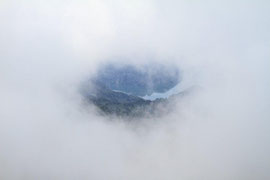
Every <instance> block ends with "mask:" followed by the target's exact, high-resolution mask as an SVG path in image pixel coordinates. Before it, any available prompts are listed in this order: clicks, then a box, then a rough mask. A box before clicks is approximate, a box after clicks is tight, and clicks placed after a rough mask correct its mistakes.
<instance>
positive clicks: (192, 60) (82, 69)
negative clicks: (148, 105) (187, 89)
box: [0, 0, 270, 180]
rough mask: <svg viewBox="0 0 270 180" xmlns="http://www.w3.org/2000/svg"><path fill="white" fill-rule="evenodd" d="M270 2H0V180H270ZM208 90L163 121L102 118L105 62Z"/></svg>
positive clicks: (187, 99) (182, 103)
mask: <svg viewBox="0 0 270 180" xmlns="http://www.w3.org/2000/svg"><path fill="white" fill-rule="evenodd" d="M269 2H270V1H267V0H257V1H249V0H246V1H242V0H236V1H230V0H229V1H225V0H224V1H214V0H206V1H198V0H193V1H184V0H181V1H174V0H168V1H158V0H157V1H154V0H149V1H143V0H136V1H135V0H129V1H122V0H115V1H109V0H104V1H102V0H100V1H99V0H89V1H83V0H78V1H76V2H75V1H62V0H56V1H55V0H54V1H51V0H49V1H48V0H47V1H45V0H44V1H42V0H37V1H30V0H29V1H28V0H25V1H24V2H23V1H17V0H2V1H1V2H0V22H1V23H0V83H1V85H0V99H1V101H0V179H3V180H6V179H7V180H10V179H12V180H13V179H27V180H28V179H33V180H34V179H91V180H107V179H115V180H121V179H123V180H126V179H130V180H133V179H134V180H137V179H147V180H152V179H153V180H158V179H168V180H171V179H172V180H176V179H177V180H178V179H183V180H185V179H196V180H197V179H208V180H209V179H215V180H216V179H225V180H228V179H244V180H247V179H270V173H269V167H270V153H269V152H270V131H269V130H270V129H269V127H270V122H269V119H270V111H269V110H270V109H269V108H270V94H269V92H270V78H269V77H270V73H269V67H270V50H269V49H270V33H269V32H270V21H269V19H270V13H269V10H270V3H269ZM150 61H151V62H153V61H154V62H157V63H163V64H166V65H168V64H174V65H176V66H178V68H179V69H180V70H181V73H182V74H181V77H182V82H183V83H184V84H185V85H196V86H198V87H200V88H199V89H198V90H196V91H195V92H193V93H191V94H189V95H188V96H186V97H184V98H182V99H181V100H179V102H177V105H176V106H175V107H174V110H173V112H171V113H170V114H168V115H166V116H164V117H160V118H152V119H151V118H147V119H140V120H138V121H136V120H134V121H132V122H130V121H126V120H125V119H123V118H117V117H115V118H113V119H111V118H109V117H104V116H100V115H99V114H98V113H97V111H96V108H95V107H93V106H91V105H86V104H85V103H84V99H83V98H82V96H81V95H80V94H79V93H78V87H79V84H80V83H81V82H82V81H84V80H86V79H88V78H90V77H91V76H93V75H94V74H95V73H96V71H97V68H98V66H99V65H100V64H104V63H107V62H117V63H128V64H133V65H141V64H144V63H147V62H150Z"/></svg>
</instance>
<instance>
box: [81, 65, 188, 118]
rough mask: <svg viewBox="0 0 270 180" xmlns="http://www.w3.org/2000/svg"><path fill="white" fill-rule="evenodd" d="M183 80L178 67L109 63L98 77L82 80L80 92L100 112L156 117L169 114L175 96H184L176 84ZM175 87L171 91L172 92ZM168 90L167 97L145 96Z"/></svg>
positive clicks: (125, 115) (126, 115)
mask: <svg viewBox="0 0 270 180" xmlns="http://www.w3.org/2000/svg"><path fill="white" fill-rule="evenodd" d="M179 81H180V78H179V72H178V70H176V69H175V68H168V67H166V66H163V67H161V66H159V65H153V66H151V68H150V66H145V67H143V68H137V67H133V66H130V65H124V66H116V65H111V64H109V65H106V66H104V67H102V68H101V69H100V70H99V72H98V73H97V76H95V77H94V78H91V79H90V80H89V81H87V82H85V83H83V85H82V87H81V94H82V95H83V97H84V98H85V99H86V100H87V102H88V103H90V104H93V105H95V106H96V107H97V108H98V109H99V112H100V113H101V114H105V115H116V116H123V117H131V118H132V117H136V118H137V117H149V116H151V117H153V116H160V115H162V114H166V113H167V112H169V111H170V110H171V109H172V108H171V106H170V104H171V102H174V99H176V98H177V97H180V96H182V94H183V93H182V92H181V93H172V91H173V92H175V90H174V89H173V87H176V84H178V82H179ZM170 89H172V90H171V91H169V90H170ZM163 92H169V93H167V94H169V95H171V97H169V95H167V96H166V98H155V99H151V100H148V99H144V98H142V97H141V96H148V95H151V94H154V95H155V93H156V94H157V93H161V94H162V93H163Z"/></svg>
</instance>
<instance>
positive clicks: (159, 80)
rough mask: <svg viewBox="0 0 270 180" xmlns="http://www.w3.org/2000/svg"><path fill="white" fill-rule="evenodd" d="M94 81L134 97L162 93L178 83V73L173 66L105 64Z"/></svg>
mask: <svg viewBox="0 0 270 180" xmlns="http://www.w3.org/2000/svg"><path fill="white" fill-rule="evenodd" d="M95 81H97V82H99V83H102V84H104V85H105V86H106V87H108V88H109V89H111V90H117V91H121V92H125V93H127V94H132V95H135V96H146V95H151V94H152V93H154V92H156V93H163V92H166V91H168V90H169V89H171V88H173V87H174V86H175V85H176V84H178V83H179V82H180V73H179V71H178V69H177V68H175V67H173V66H164V65H160V64H148V65H144V66H142V67H137V66H132V65H117V64H107V65H104V66H102V67H101V68H100V69H99V71H98V73H97V76H96V77H95Z"/></svg>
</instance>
